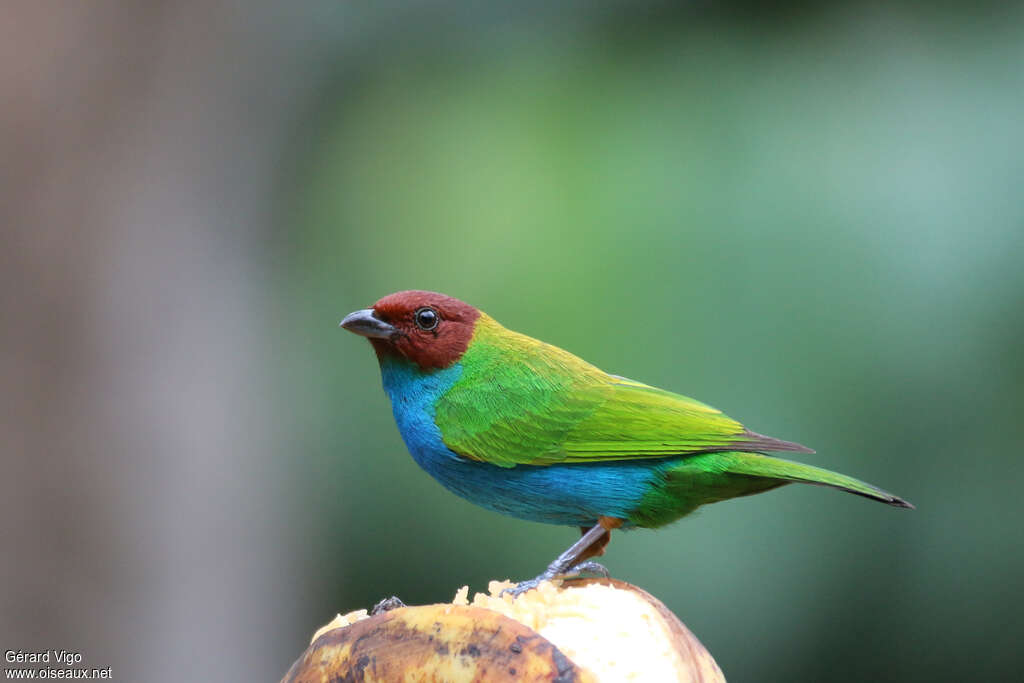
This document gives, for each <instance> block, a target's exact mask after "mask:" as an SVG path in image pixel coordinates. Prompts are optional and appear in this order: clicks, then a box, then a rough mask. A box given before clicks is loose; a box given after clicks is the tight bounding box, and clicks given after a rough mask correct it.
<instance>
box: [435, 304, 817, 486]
mask: <svg viewBox="0 0 1024 683" xmlns="http://www.w3.org/2000/svg"><path fill="white" fill-rule="evenodd" d="M460 362H461V364H462V367H463V372H462V376H461V377H460V378H459V380H458V381H457V382H456V383H455V384H454V385H453V386H452V388H451V389H449V390H448V392H447V393H445V394H444V395H442V396H441V397H440V398H439V399H438V400H437V402H436V404H435V416H434V419H435V423H436V424H437V426H438V427H439V429H440V430H441V435H442V438H443V439H444V442H445V444H446V445H447V446H448V447H449V448H450V449H451V450H453V451H454V452H456V453H458V454H460V455H462V456H464V457H467V458H472V459H475V460H481V461H485V462H489V463H492V464H495V465H500V466H502V467H512V466H515V465H520V464H530V465H549V464H554V463H575V462H597V461H603V460H626V459H636V458H653V457H670V456H678V455H686V454H691V453H701V452H707V451H714V450H737V449H738V450H744V449H745V450H753V451H759V450H801V451H806V450H807V449H805V448H803V447H802V446H798V445H796V444H790V443H788V442H784V441H778V440H776V439H771V438H768V437H764V436H761V435H760V434H755V433H753V432H749V431H747V430H746V429H744V427H743V425H741V424H740V423H739V422H737V421H735V420H733V419H732V418H730V417H728V416H726V415H724V414H723V413H722V412H720V411H718V410H716V409H714V408H712V407H710V406H707V405H705V404H703V403H700V402H699V401H695V400H693V399H690V398H687V397H685V396H681V395H679V394H674V393H672V392H669V391H664V390H661V389H657V388H655V387H651V386H648V385H646V384H642V383H640V382H634V381H632V380H628V379H625V378H622V377H616V376H614V375H609V374H607V373H605V372H603V371H601V370H600V369H598V368H596V367H594V366H593V365H591V364H589V363H587V362H585V361H583V360H581V359H580V358H577V357H576V356H574V355H572V354H570V353H568V352H567V351H563V350H562V349H559V348H557V347H554V346H551V345H548V344H544V343H543V342H540V341H538V340H536V339H532V338H530V337H526V336H525V335H521V334H518V333H515V332H512V331H509V330H506V329H505V328H503V327H501V326H500V325H498V323H496V322H494V321H493V320H492V319H490V318H488V317H486V316H482V317H481V319H480V320H478V321H477V330H476V334H475V336H474V338H473V342H472V343H471V344H470V347H469V349H468V350H467V351H466V353H465V354H464V355H463V358H462V360H461V361H460Z"/></svg>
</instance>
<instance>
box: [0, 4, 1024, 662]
mask: <svg viewBox="0 0 1024 683" xmlns="http://www.w3.org/2000/svg"><path fill="white" fill-rule="evenodd" d="M43 6H44V4H31V3H25V5H24V6H23V7H22V9H23V10H24V12H25V14H24V15H22V16H21V17H18V21H16V22H15V21H12V22H6V24H7V26H8V27H9V29H8V32H9V33H11V35H10V36H8V37H9V38H10V40H4V41H0V43H2V44H4V45H7V46H8V47H7V48H4V49H5V50H8V52H7V53H5V54H7V57H6V58H4V59H0V64H4V65H5V66H4V67H3V68H4V69H6V70H7V71H6V72H5V73H7V74H8V75H9V74H15V75H17V76H18V78H17V79H11V80H9V81H6V82H7V83H8V85H7V86H5V92H6V93H7V94H8V95H9V98H8V101H9V102H10V103H11V107H9V108H8V113H6V114H4V116H6V117H8V118H9V119H11V121H14V123H16V124H17V126H14V127H10V126H8V127H7V128H6V129H7V130H8V131H11V130H15V131H18V133H17V135H15V134H14V133H11V134H10V136H9V138H8V140H9V141H10V142H11V143H12V146H11V148H10V149H11V150H13V151H12V152H11V154H10V155H8V159H9V161H10V163H9V164H8V167H9V169H10V170H11V171H12V172H10V173H8V174H7V175H6V176H5V178H6V180H5V187H6V189H5V195H4V196H5V199H6V200H8V202H9V203H8V205H7V206H8V207H14V209H5V211H6V213H5V214H4V216H5V220H4V221H3V223H4V224H5V225H6V226H7V228H6V230H7V231H8V233H7V234H6V235H5V237H7V238H9V239H8V240H7V245H8V249H7V250H6V252H5V255H4V259H5V260H4V262H3V265H4V268H3V272H4V273H5V275H4V277H5V278H7V280H6V281H5V282H6V284H5V287H4V288H3V290H4V291H5V292H6V293H7V294H5V298H4V299H3V305H4V312H5V320H6V322H5V323H4V337H5V341H4V344H5V348H4V351H5V353H4V356H3V360H4V365H3V367H2V368H0V370H2V371H3V372H2V373H0V374H2V376H4V377H5V378H8V380H9V381H8V387H12V388H13V391H12V392H11V394H10V397H11V403H10V404H9V405H10V406H11V409H10V410H7V411H6V413H5V415H6V417H4V420H6V422H5V427H4V430H5V434H8V435H9V436H8V444H9V446H8V450H7V452H6V454H5V456H4V457H5V462H4V464H5V466H6V468H7V470H6V471H7V472H8V474H9V476H10V479H9V480H8V481H9V482H17V483H18V486H10V487H9V488H10V490H9V491H7V493H6V494H5V497H4V500H5V501H6V502H5V507H4V509H3V511H2V512H3V514H0V519H3V520H4V521H3V524H4V532H5V539H7V540H5V544H9V545H10V546H13V547H15V548H17V550H18V552H17V553H8V554H7V557H6V559H5V560H4V561H3V563H2V564H0V569H3V571H4V574H3V575H2V578H3V581H2V583H3V585H4V586H5V590H6V591H7V594H6V595H4V596H3V600H4V602H3V609H2V610H0V612H2V613H3V615H4V616H3V620H2V622H0V626H3V628H2V629H0V645H3V646H4V647H5V648H6V647H15V648H17V647H22V648H32V647H39V648H43V647H54V646H58V647H64V646H69V647H73V648H80V649H83V650H84V652H85V655H86V660H87V662H88V661H89V660H90V658H91V660H92V662H91V665H95V666H108V665H110V664H111V663H113V666H114V674H115V679H118V678H119V676H118V673H119V672H120V673H121V675H122V676H124V678H123V680H168V681H173V680H180V679H181V678H182V669H181V666H182V665H183V663H182V653H186V652H187V653H189V657H188V662H187V663H186V666H189V667H191V668H188V669H186V671H189V672H191V677H193V678H195V677H198V678H200V679H206V680H244V679H253V678H256V679H269V680H276V678H277V677H278V676H279V675H280V674H281V673H283V672H284V671H285V670H286V669H287V667H288V666H289V665H290V663H291V661H293V659H294V657H296V656H297V655H298V654H299V652H300V651H301V650H302V648H303V647H305V645H306V644H307V642H308V637H309V635H310V634H311V633H312V631H313V630H314V629H315V628H316V627H318V626H319V625H321V624H323V623H325V622H326V621H328V620H329V619H330V618H331V617H332V616H333V615H334V614H335V613H336V612H346V611H349V610H352V609H356V608H360V607H368V606H370V605H372V604H373V603H375V602H376V601H378V600H379V599H381V598H383V597H386V596H388V595H392V594H395V595H398V596H400V597H401V598H402V599H403V600H405V601H406V602H408V603H429V602H437V601H446V600H450V599H451V598H452V596H453V595H454V592H455V590H456V589H457V588H458V587H460V586H462V585H464V584H468V585H469V586H470V588H471V590H473V591H477V590H485V589H486V585H487V582H488V581H489V580H491V579H496V578H497V579H504V578H512V579H521V578H527V577H531V576H533V575H535V574H537V573H538V572H539V571H540V570H541V569H543V567H544V566H546V564H547V563H548V562H549V561H550V560H551V559H552V558H553V557H554V556H555V555H556V554H557V553H558V552H560V551H561V550H563V549H564V548H565V547H566V546H567V545H568V544H569V543H570V542H571V541H573V540H574V539H575V538H576V537H577V533H578V532H577V531H576V530H575V529H567V528H557V527H548V526H544V525H539V524H532V523H528V522H523V521H519V520H515V519H511V518H506V517H502V516H500V515H497V514H495V513H492V512H489V511H486V510H483V509H480V508H477V507H474V506H472V505H471V504H469V503H467V502H465V501H463V500H461V499H459V498H456V497H455V496H453V495H452V494H450V493H448V492H447V491H446V490H444V489H442V487H441V486H440V485H438V484H437V483H435V482H434V481H433V480H432V479H430V477H429V476H428V475H426V474H425V473H424V472H422V471H420V470H419V468H418V467H417V466H416V465H415V463H414V462H413V461H412V459H411V458H410V457H409V455H408V453H407V452H406V450H405V447H404V445H403V444H402V442H401V439H400V437H399V435H398V432H397V429H396V427H395V425H394V422H393V419H392V417H391V408H390V405H389V404H388V401H387V399H386V397H385V395H384V393H383V391H382V390H381V387H380V378H379V373H378V369H377V364H376V361H375V358H374V356H373V354H372V352H371V349H370V348H369V346H368V344H366V343H365V341H363V340H361V339H358V338H356V337H354V336H352V335H349V334H347V333H345V332H343V331H341V330H339V329H337V323H338V321H339V320H340V319H341V317H342V316H343V315H344V314H346V313H348V312H350V311H352V310H354V309H356V308H360V307H364V306H367V305H369V304H371V303H372V302H374V301H375V300H376V299H378V298H379V297H381V296H383V295H385V294H388V293H390V292H393V291H396V290H400V289H409V288H417V289H432V290H437V291H441V292H445V293H447V294H451V295H453V296H456V297H458V298H461V299H463V300H465V301H468V302H469V303H471V304H474V305H476V306H478V307H480V308H481V309H483V310H485V311H487V312H488V313H489V314H491V315H492V316H493V317H495V318H496V319H497V320H499V321H500V322H502V323H503V324H504V325H506V326H507V327H510V328H512V329H515V330H518V331H520V332H524V333H526V334H529V335H532V336H535V337H538V338H541V339H543V340H545V341H547V342H550V343H553V344H556V345H558V346H561V347H563V348H565V349H567V350H569V351H571V352H573V353H575V354H577V355H579V356H581V357H583V358H585V359H587V360H589V361H591V362H593V363H594V364H596V365H598V366H599V367H601V368H603V369H605V370H607V371H609V372H613V373H616V374H622V375H625V376H629V377H632V378H635V379H637V380H640V381H644V382H648V383H651V384H655V385H657V386H661V387H664V388H666V389H670V390H674V391H677V392H680V393H683V394H686V395H689V396H693V397H695V398H698V399H700V400H702V401H704V402H707V403H709V404H711V405H714V406H716V407H718V408H720V409H722V410H724V411H725V412H727V413H728V414H730V415H732V416H734V417H736V418H738V419H741V420H742V421H743V422H744V423H745V424H746V425H747V426H748V427H750V428H751V429H753V430H756V431H759V432H763V433H766V434H771V435H773V436H777V437H780V438H784V439H790V440H795V441H799V442H801V443H804V444H807V445H809V446H811V447H813V448H815V449H817V454H816V455H809V456H801V459H803V460H805V461H807V462H812V463H814V464H818V465H821V466H823V467H826V468H829V469H834V470H837V471H840V472H843V473H846V474H850V475H853V476H856V477H859V478H862V479H864V480H866V481H869V482H871V483H874V484H877V485H879V486H881V487H883V488H885V489H888V490H891V491H893V492H894V493H896V494H898V495H900V496H903V497H905V498H907V499H909V500H910V501H912V502H913V503H915V504H916V505H917V508H918V509H917V510H916V511H903V510H897V509H892V508H888V507H886V506H883V505H878V504H873V503H870V502H868V501H865V500H863V499H860V498H857V497H854V496H849V495H842V494H840V493H838V492H835V491H830V490H826V489H822V488H817V487H799V486H793V487H786V488H784V489H781V490H779V491H774V492H771V493H768V494H765V495H760V496H754V497H751V498H746V499H740V500H735V501H730V502H728V503H726V504H722V505H714V506H709V507H707V508H703V509H702V510H700V511H699V512H698V513H697V514H695V515H693V516H691V517H689V518H686V519H684V520H682V521H681V522H679V523H677V524H675V525H673V526H671V527H669V528H666V529H662V530H659V531H636V532H630V533H618V534H616V535H615V537H614V539H613V540H614V542H613V543H612V544H611V546H610V547H609V551H608V553H607V555H606V556H605V558H604V562H605V564H606V566H607V567H608V568H609V569H610V570H611V572H612V574H613V575H614V576H615V577H616V578H620V579H624V580H626V581H629V582H631V583H634V584H637V585H639V586H641V587H642V588H644V589H646V590H648V591H650V592H651V593H653V594H654V595H656V596H658V597H659V598H661V599H662V600H663V601H664V602H665V603H666V604H667V605H668V606H669V607H670V608H671V609H672V610H673V611H675V612H676V614H678V615H679V616H680V618H681V619H683V621H685V622H686V623H687V625H688V626H689V627H690V628H691V629H692V630H693V631H694V633H696V634H697V635H698V637H699V638H700V639H701V640H702V641H703V642H704V643H705V644H706V645H707V647H708V649H709V650H710V651H711V652H712V653H713V654H714V655H715V657H716V658H717V660H718V662H719V663H720V665H721V666H722V668H723V670H724V672H725V674H726V675H727V676H728V677H729V679H730V680H732V681H777V680H788V681H821V680H830V681H862V680H879V679H880V680H896V679H901V680H928V681H937V680H950V681H959V680H985V681H996V680H1015V679H1016V678H1017V677H1018V676H1017V675H1015V674H1014V673H1013V672H1014V671H1017V670H1018V669H1019V659H1020V658H1019V655H1018V653H1017V647H1018V645H1019V642H1020V641H1021V640H1022V638H1024V626H1022V624H1021V619H1020V615H1021V613H1022V612H1024V587H1022V585H1021V577H1022V576H1024V531H1022V526H1024V525H1022V516H1021V513H1022V508H1021V504H1020V502H1019V499H1018V497H1017V496H1018V495H1019V494H1018V492H1017V489H1018V488H1019V486H1020V483H1021V481H1022V478H1024V459H1022V457H1021V453H1020V446H1019V441H1020V439H1019V432H1020V427H1019V421H1020V415H1021V413H1022V411H1024V267H1022V263H1024V197H1022V194H1021V183H1022V180H1024V125H1022V124H1024V8H1022V7H1021V6H1020V5H1018V4H1015V3H966V2H964V3H955V2H950V3H937V4H915V3H895V4H893V3H874V2H857V3H825V4H818V3H804V2H801V3H789V4H784V5H782V6H780V7H777V8H775V9H773V10H771V11H769V10H767V9H764V8H762V6H761V5H759V4H757V3H742V2H739V3H737V2H702V3H670V2H612V1H601V2H568V3H559V4H555V5H552V4H549V3H539V2H526V3H516V4H505V3H477V4H467V3H456V2H437V1H433V2H432V1H426V0H422V1H419V2H413V3H397V2H396V3H386V2H380V3H364V2H336V1H333V0H332V1H326V0H325V1H323V2H313V3H303V4H301V5H294V4H282V3H275V2H267V1H263V2H252V3H245V4H241V3H234V2H227V1H224V2H219V1H218V2H213V3H202V2H159V3H153V7H154V8H158V9H147V10H143V9H141V8H135V9H133V10H131V11H128V10H127V9H126V7H125V6H124V4H123V3H117V2H96V3H88V4H82V5H81V6H78V5H75V6H74V7H75V9H74V10H70V9H68V8H70V7H71V6H70V5H65V6H63V7H62V8H61V9H53V8H51V10H52V12H53V15H51V14H49V13H48V12H49V11H51V10H45V9H40V8H41V7H43ZM98 8H102V9H98ZM30 13H31V14H30ZM68 13H71V14H68ZM57 14H61V15H62V21H60V22H55V21H53V19H54V18H55V16H56V15H57ZM63 15H67V16H63ZM76 26H80V27H81V30H78V29H74V30H72V29H73V28H74V27H76ZM11 27H16V30H10V29H11ZM51 43H52V44H51ZM37 45H38V46H39V52H38V55H37V57H38V58H37V59H35V61H33V57H32V55H33V52H32V50H33V49H35V47H36V46H37ZM10 46H13V47H10ZM58 48H59V49H58ZM65 48H66V49H65ZM108 53H109V54H108ZM19 60H21V61H19ZM11 112H13V113H11ZM24 112H28V113H24ZM3 121H7V123H10V122H11V121H8V120H7V119H3ZM0 122H2V121H0ZM33 122H34V123H33ZM0 128H3V126H0ZM19 136H20V137H19ZM15 141H18V142H17V144H16V145H15V144H14V142H15ZM26 141H27V142H26ZM68 197H72V199H68ZM25 207H27V208H25ZM26 283H27V285H28V286H27V287H26V286H25V284H26ZM13 292H28V294H25V295H13V294H11V293H13ZM62 481H67V482H69V484H68V485H67V486H61V485H59V484H58V482H62ZM72 484H73V485H72ZM55 541H59V542H57V543H55ZM226 626H227V627H226ZM196 672H199V673H196Z"/></svg>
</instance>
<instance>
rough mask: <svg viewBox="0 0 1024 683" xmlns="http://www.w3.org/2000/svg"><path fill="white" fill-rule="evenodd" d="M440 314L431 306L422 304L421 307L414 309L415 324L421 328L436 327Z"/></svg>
mask: <svg viewBox="0 0 1024 683" xmlns="http://www.w3.org/2000/svg"><path fill="white" fill-rule="evenodd" d="M440 320H441V316H439V315H438V314H437V311H435V310H434V309H433V308H428V307H426V306H424V307H423V308H421V309H419V310H417V311H416V326H417V327H419V328H420V329H421V330H428V331H429V330H432V329H434V328H435V327H437V323H438V322H440Z"/></svg>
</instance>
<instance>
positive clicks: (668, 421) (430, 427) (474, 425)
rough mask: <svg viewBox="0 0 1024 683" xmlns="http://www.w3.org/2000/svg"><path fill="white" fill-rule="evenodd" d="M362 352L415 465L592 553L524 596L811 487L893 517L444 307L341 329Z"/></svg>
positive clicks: (379, 314) (666, 404)
mask: <svg viewBox="0 0 1024 683" xmlns="http://www.w3.org/2000/svg"><path fill="white" fill-rule="evenodd" d="M341 327H343V328H345V329H346V330H349V331H350V332H354V333H355V334H359V335H362V336H364V337H367V338H368V339H369V340H370V343H371V344H372V345H373V348H374V350H375V351H376V352H377V359H378V360H379V361H380V369H381V375H382V378H383V383H384V390H385V392H387V394H388V396H389V397H390V399H391V405H392V409H393V412H394V416H395V422H397V423H398V429H399V431H400V432H401V434H402V438H403V439H404V440H405V444H406V446H407V447H408V449H409V452H410V453H411V454H412V457H413V459H414V460H415V461H416V462H417V463H419V465H420V467H422V468H423V469H425V470H426V471H427V472H428V473H429V474H430V475H431V476H433V477H434V478H435V479H437V480H438V481H439V482H441V484H443V485H444V486H445V487H446V488H448V489H449V490H450V491H452V492H453V493H455V494H457V495H459V496H462V497H463V498H466V499H467V500H469V501H471V502H473V503H476V504H477V505H481V506H483V507H485V508H488V509H491V510H495V511H497V512H502V513H505V514H507V515H512V516H514V517H519V518H521V519H526V520H531V521H534V522H547V523H550V524H564V525H571V526H578V527H580V529H581V531H582V532H583V536H582V538H581V539H580V540H579V541H577V542H576V543H575V544H573V545H572V546H571V547H570V548H569V549H568V550H566V551H565V552H564V553H562V554H561V555H560V556H559V557H558V558H557V559H556V560H555V561H554V562H552V563H551V564H550V565H549V566H548V568H547V570H545V572H544V573H542V574H541V575H540V576H538V577H537V578H536V579H533V580H531V581H527V582H523V583H521V584H520V585H519V586H518V587H517V589H516V591H517V592H518V591H522V590H526V589H528V588H530V587H531V586H533V585H536V584H537V583H538V582H539V581H541V580H543V579H546V578H553V577H554V576H558V575H561V574H566V573H574V572H578V571H580V570H583V569H596V570H599V571H600V570H603V568H601V567H600V565H594V564H593V563H592V562H586V560H588V559H589V558H591V557H593V556H595V555H600V554H602V553H603V551H604V547H605V545H607V543H608V541H609V540H610V532H611V530H612V529H615V528H619V527H622V528H630V527H660V526H663V525H665V524H668V523H670V522H673V521H675V520H677V519H679V518H680V517H683V516H684V515H687V514H689V513H691V512H693V511H694V510H696V509H697V508H698V507H700V506H701V505H704V504H706V503H715V502H718V501H721V500H727V499H729V498H736V497H739V496H747V495H750V494H753V493H760V492H762V491H768V490H770V489H774V488H777V487H779V486H783V485H785V484H790V483H793V482H801V483H805V484H819V485H821V486H830V487H832V488H836V489H840V490H842V491H848V492H850V493H855V494H857V495H860V496H864V497H866V498H871V499H873V500H878V501H881V502H883V503H888V504H889V505H894V506H897V507H905V508H911V507H913V506H912V505H911V504H910V503H908V502H907V501H905V500H903V499H901V498H898V497H897V496H894V495H892V494H891V493H887V492H885V491H882V490H881V489H878V488H876V487H874V486H871V485H870V484H866V483H864V482H861V481H858V480H856V479H853V478H852V477H847V476H845V475H842V474H838V473H836V472H830V471H828V470H824V469H820V468H817V467H812V466H810V465H804V464H801V463H796V462H791V461H789V460H782V459H779V458H775V457H771V456H768V455H764V453H765V452H770V451H789V452H794V453H812V452H813V451H812V450H811V449H809V448H806V447H804V446H801V445H800V444H796V443H791V442H789V441H781V440H779V439H774V438H772V437H769V436H764V435H762V434H758V433H756V432H752V431H750V430H748V429H746V428H744V427H743V425H741V424H740V423H739V422H737V421H736V420H733V419H732V418H730V417H728V416H726V415H724V414H723V413H722V412H720V411H718V410H716V409H714V408H712V407H711V406H708V405H705V404H703V403H700V402H698V401H695V400H693V399H691V398H687V397H685V396H681V395H679V394H675V393H672V392H670V391H665V390H663V389H658V388H656V387H652V386H648V385H646V384H643V383H641V382H635V381H633V380H630V379H626V378H625V377H619V376H617V375H609V374H608V373H606V372H603V371H602V370H599V369H598V368H596V367H594V366H593V365H591V364H590V363H587V362H586V361H584V360H582V359H580V358H577V357H576V356H574V355H572V354H571V353H569V352H567V351H563V350H562V349H560V348H558V347H555V346H551V345H550V344H545V343H544V342H541V341H538V340H536V339H533V338H531V337H527V336H526V335H523V334H519V333H517V332H513V331H512V330H508V329H505V328H504V327H502V326H501V325H500V324H498V323H497V322H496V321H495V320H494V319H493V318H491V317H490V316H488V315H487V314H486V313H483V312H482V311H480V310H478V309H476V308H474V307H473V306H470V305H469V304H466V303H463V302H462V301H459V300H458V299H454V298H452V297H449V296H445V295H443V294H437V293H434V292H424V291H406V292H397V293H395V294H391V295H389V296H386V297H384V298H383V299H381V300H380V301H378V302H377V303H375V304H374V305H373V306H372V307H371V308H367V309H363V310H359V311H355V312H354V313H350V314H349V315H347V316H345V319H344V320H342V321H341Z"/></svg>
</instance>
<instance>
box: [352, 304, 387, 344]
mask: <svg viewBox="0 0 1024 683" xmlns="http://www.w3.org/2000/svg"><path fill="white" fill-rule="evenodd" d="M340 327H344V328H345V329H346V330H348V331H349V332H354V333H356V334H358V335H362V336H363V337H369V338H371V339H391V337H392V336H393V335H394V334H395V333H396V332H397V330H396V329H395V328H394V326H392V325H389V324H388V323H386V322H384V321H383V320H381V319H380V318H378V317H377V315H376V314H375V313H374V312H373V309H372V308H364V309H363V310H361V311H353V312H352V313H349V314H348V315H346V316H345V319H344V320H342V321H341V324H340Z"/></svg>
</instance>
